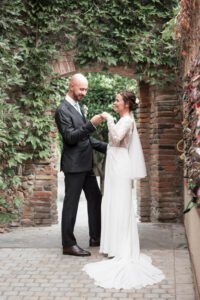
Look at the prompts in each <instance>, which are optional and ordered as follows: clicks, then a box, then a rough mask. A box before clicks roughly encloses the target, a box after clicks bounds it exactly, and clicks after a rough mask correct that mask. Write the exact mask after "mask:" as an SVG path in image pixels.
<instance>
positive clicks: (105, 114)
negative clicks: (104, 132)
mask: <svg viewBox="0 0 200 300" xmlns="http://www.w3.org/2000/svg"><path fill="white" fill-rule="evenodd" d="M101 116H102V118H103V119H107V118H109V117H110V114H109V113H107V112H106V111H104V112H103V113H102V114H101Z"/></svg>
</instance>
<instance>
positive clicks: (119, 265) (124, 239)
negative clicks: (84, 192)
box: [83, 115, 165, 289]
mask: <svg viewBox="0 0 200 300" xmlns="http://www.w3.org/2000/svg"><path fill="white" fill-rule="evenodd" d="M107 125H108V130H109V147H108V151H107V158H106V168H105V185H104V196H103V199H102V231H101V245H100V253H104V254H107V255H108V257H114V258H110V259H108V258H104V259H103V260H102V261H100V262H94V263H90V264H87V265H85V266H84V268H83V270H84V271H86V272H87V274H88V275H89V276H90V277H92V278H93V279H94V280H95V284H96V285H98V286H101V287H103V288H116V289H130V288H135V289H138V288H142V287H145V286H146V285H151V284H154V283H157V282H160V281H161V280H163V279H164V278H165V276H164V274H163V273H162V271H161V270H159V269H158V268H156V267H154V266H153V265H152V263H151V258H150V257H149V256H147V255H145V254H141V253H140V246H139V237H138V229H137V223H136V218H135V214H134V207H133V201H132V179H133V178H142V177H145V176H146V168H145V164H144V157H143V152H142V148H141V144H140V141H139V137H138V133H137V128H136V124H135V120H134V117H133V115H131V116H129V115H126V116H124V117H122V118H121V119H120V120H119V121H118V122H117V123H116V124H115V123H114V120H113V118H112V117H111V116H109V117H108V119H107Z"/></svg>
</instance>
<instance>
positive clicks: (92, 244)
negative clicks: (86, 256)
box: [89, 238, 100, 247]
mask: <svg viewBox="0 0 200 300" xmlns="http://www.w3.org/2000/svg"><path fill="white" fill-rule="evenodd" d="M89 244H90V247H99V246H100V239H97V240H95V239H93V238H90V243H89Z"/></svg>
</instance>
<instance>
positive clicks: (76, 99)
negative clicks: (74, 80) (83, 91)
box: [73, 92, 84, 101]
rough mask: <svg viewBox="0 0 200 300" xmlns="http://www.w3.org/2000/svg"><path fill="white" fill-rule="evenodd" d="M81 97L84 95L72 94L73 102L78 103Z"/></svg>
mask: <svg viewBox="0 0 200 300" xmlns="http://www.w3.org/2000/svg"><path fill="white" fill-rule="evenodd" d="M83 97H84V95H77V94H75V93H74V92H73V98H74V100H75V101H80V100H81V99H82V98H83Z"/></svg>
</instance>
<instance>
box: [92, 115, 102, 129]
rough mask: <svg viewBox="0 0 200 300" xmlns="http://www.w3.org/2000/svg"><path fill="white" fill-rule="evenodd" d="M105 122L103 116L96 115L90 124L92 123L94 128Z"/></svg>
mask: <svg viewBox="0 0 200 300" xmlns="http://www.w3.org/2000/svg"><path fill="white" fill-rule="evenodd" d="M102 121H103V117H102V116H101V115H95V116H94V117H92V119H91V120H90V122H91V123H92V125H93V126H96V125H98V124H99V123H101V122H102Z"/></svg>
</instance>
